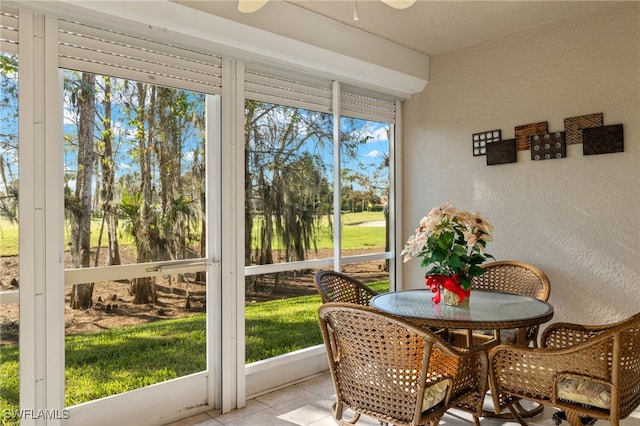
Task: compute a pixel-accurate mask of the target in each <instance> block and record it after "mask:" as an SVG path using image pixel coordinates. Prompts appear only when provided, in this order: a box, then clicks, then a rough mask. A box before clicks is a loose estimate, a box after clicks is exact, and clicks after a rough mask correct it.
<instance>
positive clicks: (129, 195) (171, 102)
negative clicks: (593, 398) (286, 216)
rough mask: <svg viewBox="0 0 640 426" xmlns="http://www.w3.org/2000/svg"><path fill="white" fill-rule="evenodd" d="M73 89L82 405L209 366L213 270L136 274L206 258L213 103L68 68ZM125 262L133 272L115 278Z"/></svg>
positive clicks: (68, 155)
mask: <svg viewBox="0 0 640 426" xmlns="http://www.w3.org/2000/svg"><path fill="white" fill-rule="evenodd" d="M64 88H65V92H64V119H65V122H64V131H65V132H64V135H65V138H64V142H65V156H64V162H65V164H64V170H65V180H64V182H65V188H64V196H65V243H66V247H67V249H68V250H67V251H66V269H67V281H68V283H67V285H66V287H65V290H66V291H65V330H66V336H67V337H66V355H65V362H66V376H65V382H66V404H67V405H74V404H78V403H81V402H87V401H90V400H93V399H97V398H103V397H106V396H109V395H113V394H116V393H121V392H125V391H129V390H132V389H136V388H138V387H142V386H147V385H150V384H153V383H158V382H160V381H164V380H169V379H174V378H177V377H180V376H183V375H187V374H192V373H195V372H197V371H202V370H205V369H206V347H205V345H206V332H205V330H206V325H205V313H206V308H205V306H206V304H205V298H206V274H205V273H204V271H205V266H204V263H203V265H202V268H201V270H200V271H199V272H191V270H190V272H189V273H186V272H185V273H179V271H172V272H171V274H160V275H158V274H157V273H156V271H157V269H158V265H159V264H157V263H156V264H153V265H149V266H144V267H142V268H140V267H138V266H137V265H139V264H149V263H151V262H162V263H161V265H162V266H163V267H166V266H170V267H172V268H174V267H176V266H177V265H176V263H175V261H181V260H185V259H201V258H204V257H205V256H206V254H205V250H206V239H205V237H204V235H205V230H206V221H205V219H206V215H205V207H206V205H205V203H206V198H205V177H206V174H205V170H206V169H205V167H206V165H205V161H204V159H205V156H204V153H205V146H206V136H205V121H206V117H205V100H206V99H205V95H204V94H201V93H194V92H190V91H185V90H180V89H174V88H168V87H162V86H155V85H151V84H147V83H140V82H137V81H128V80H123V79H119V78H114V77H109V76H103V75H96V74H91V73H86V72H76V71H69V70H65V71H64ZM172 263H173V265H172ZM118 265H120V268H122V267H123V266H125V269H124V271H125V272H124V273H120V272H118V273H120V274H121V275H120V276H118V277H116V278H112V280H111V281H109V280H106V279H105V274H113V271H114V270H115V271H122V270H123V269H114V268H113V267H115V266H118ZM99 267H100V268H104V269H98V270H97V272H95V273H94V275H91V274H92V273H91V271H89V275H84V276H83V277H82V278H81V280H82V281H83V282H80V283H78V279H76V278H73V277H76V276H77V273H78V272H83V271H86V268H89V269H93V268H99ZM127 271H131V272H127ZM85 277H89V278H85ZM93 278H95V279H93ZM85 279H86V280H87V281H88V282H84V280H85Z"/></svg>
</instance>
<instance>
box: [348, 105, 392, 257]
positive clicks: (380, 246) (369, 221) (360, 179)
mask: <svg viewBox="0 0 640 426" xmlns="http://www.w3.org/2000/svg"><path fill="white" fill-rule="evenodd" d="M340 124H341V134H342V140H341V146H342V150H343V155H342V156H341V159H342V164H341V187H342V192H341V197H340V199H341V203H342V206H341V209H342V212H343V214H342V222H343V227H342V255H343V256H349V255H354V254H364V253H381V252H385V251H389V234H388V228H389V215H388V214H387V213H388V209H389V203H388V200H389V152H390V149H389V147H390V143H389V131H390V130H389V128H390V126H389V124H386V123H377V122H373V121H366V120H360V119H353V118H346V117H343V118H342V119H341V123H340Z"/></svg>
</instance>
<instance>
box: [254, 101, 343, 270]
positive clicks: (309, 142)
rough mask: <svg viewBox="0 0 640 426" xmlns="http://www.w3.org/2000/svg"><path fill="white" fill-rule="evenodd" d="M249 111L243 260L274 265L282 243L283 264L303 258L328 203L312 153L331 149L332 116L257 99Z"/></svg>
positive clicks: (321, 173)
mask: <svg viewBox="0 0 640 426" xmlns="http://www.w3.org/2000/svg"><path fill="white" fill-rule="evenodd" d="M245 110H246V128H245V132H246V133H245V153H246V157H245V164H246V169H245V191H246V206H245V218H246V220H245V238H246V246H245V250H246V251H245V259H246V260H247V262H248V263H252V261H254V260H255V262H256V263H258V264H268V263H274V261H275V260H276V259H275V258H274V243H275V242H276V241H278V242H280V243H281V244H282V247H283V249H282V261H285V262H291V261H298V260H304V259H305V256H306V254H305V253H306V252H307V251H309V250H313V249H315V241H316V239H317V238H316V230H317V221H318V220H319V217H320V215H321V214H322V211H320V207H321V206H326V205H327V203H323V202H322V201H321V200H320V198H321V197H327V196H329V194H330V191H329V190H328V189H327V188H328V182H327V179H326V178H325V176H326V170H325V169H324V164H323V162H322V159H321V155H320V154H313V153H312V151H314V150H318V151H319V152H322V150H323V149H325V148H326V147H327V146H329V147H330V146H331V144H332V132H333V126H332V117H331V115H329V114H324V113H319V112H313V111H305V110H301V109H298V108H291V107H285V106H279V105H272V104H266V103H261V102H257V101H248V102H247V104H246V107H245ZM256 227H257V229H256ZM253 237H255V238H256V240H257V241H256V244H253V241H252V238H253ZM253 247H255V253H252V248H253ZM278 260H280V259H278Z"/></svg>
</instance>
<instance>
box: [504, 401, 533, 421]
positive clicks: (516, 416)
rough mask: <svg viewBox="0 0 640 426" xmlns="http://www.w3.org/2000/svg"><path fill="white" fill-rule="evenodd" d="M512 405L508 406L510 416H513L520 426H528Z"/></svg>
mask: <svg viewBox="0 0 640 426" xmlns="http://www.w3.org/2000/svg"><path fill="white" fill-rule="evenodd" d="M513 405H514V404H511V405H509V407H508V408H509V411H510V412H511V414H512V415H513V417H514V418H515V419H516V420H517V421H518V423H520V424H521V425H522V426H529V424H528V423H527V422H526V421H525V420H524V418H523V417H522V416H521V415H520V412H519V411H518V409H517V408H516V407H514V406H513Z"/></svg>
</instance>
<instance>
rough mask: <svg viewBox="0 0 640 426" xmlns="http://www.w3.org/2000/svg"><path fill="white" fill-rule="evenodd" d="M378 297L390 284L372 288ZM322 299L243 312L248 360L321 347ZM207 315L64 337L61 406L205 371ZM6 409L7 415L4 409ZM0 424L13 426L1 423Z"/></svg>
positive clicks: (5, 362)
mask: <svg viewBox="0 0 640 426" xmlns="http://www.w3.org/2000/svg"><path fill="white" fill-rule="evenodd" d="M371 287H372V288H373V289H374V290H375V291H377V292H379V293H382V292H386V291H388V290H389V283H388V281H382V282H378V283H375V284H372V285H371ZM319 306H320V296H318V295H311V296H302V297H296V298H290V299H283V300H273V301H268V302H262V303H255V304H252V305H249V306H247V307H246V310H245V323H246V349H245V351H246V362H247V363H251V362H255V361H259V360H263V359H267V358H270V357H274V356H277V355H282V354H285V353H288V352H292V351H296V350H298V349H303V348H306V347H309V346H314V345H318V344H320V343H322V336H321V334H320V328H319V327H318V317H317V315H318V307H319ZM205 327H206V325H205V315H204V314H198V315H194V316H191V317H189V318H182V319H175V320H164V321H158V322H153V323H149V324H144V325H137V326H131V327H123V328H119V329H111V330H105V331H101V332H98V333H91V334H84V335H75V336H67V337H66V339H65V350H66V352H65V358H66V359H65V361H66V368H65V382H66V392H65V395H66V397H65V405H66V406H71V405H75V404H79V403H82V402H87V401H91V400H95V399H99V398H104V397H106V396H109V395H114V394H118V393H122V392H126V391H128V390H132V389H137V388H140V387H143V386H148V385H151V384H154V383H159V382H162V381H165V380H170V379H173V378H176V377H180V376H184V375H187V374H191V373H195V372H198V371H202V370H204V369H205V368H206V352H205V351H206V334H205ZM18 355H19V352H18V346H17V345H7V346H2V347H1V348H0V412H12V411H13V410H16V409H18V399H19V398H18V393H19V384H18V378H19V359H18ZM4 410H10V411H4ZM0 422H2V423H1V424H2V425H15V424H17V423H14V422H13V420H11V419H6V418H3V417H2V418H1V419H0Z"/></svg>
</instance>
